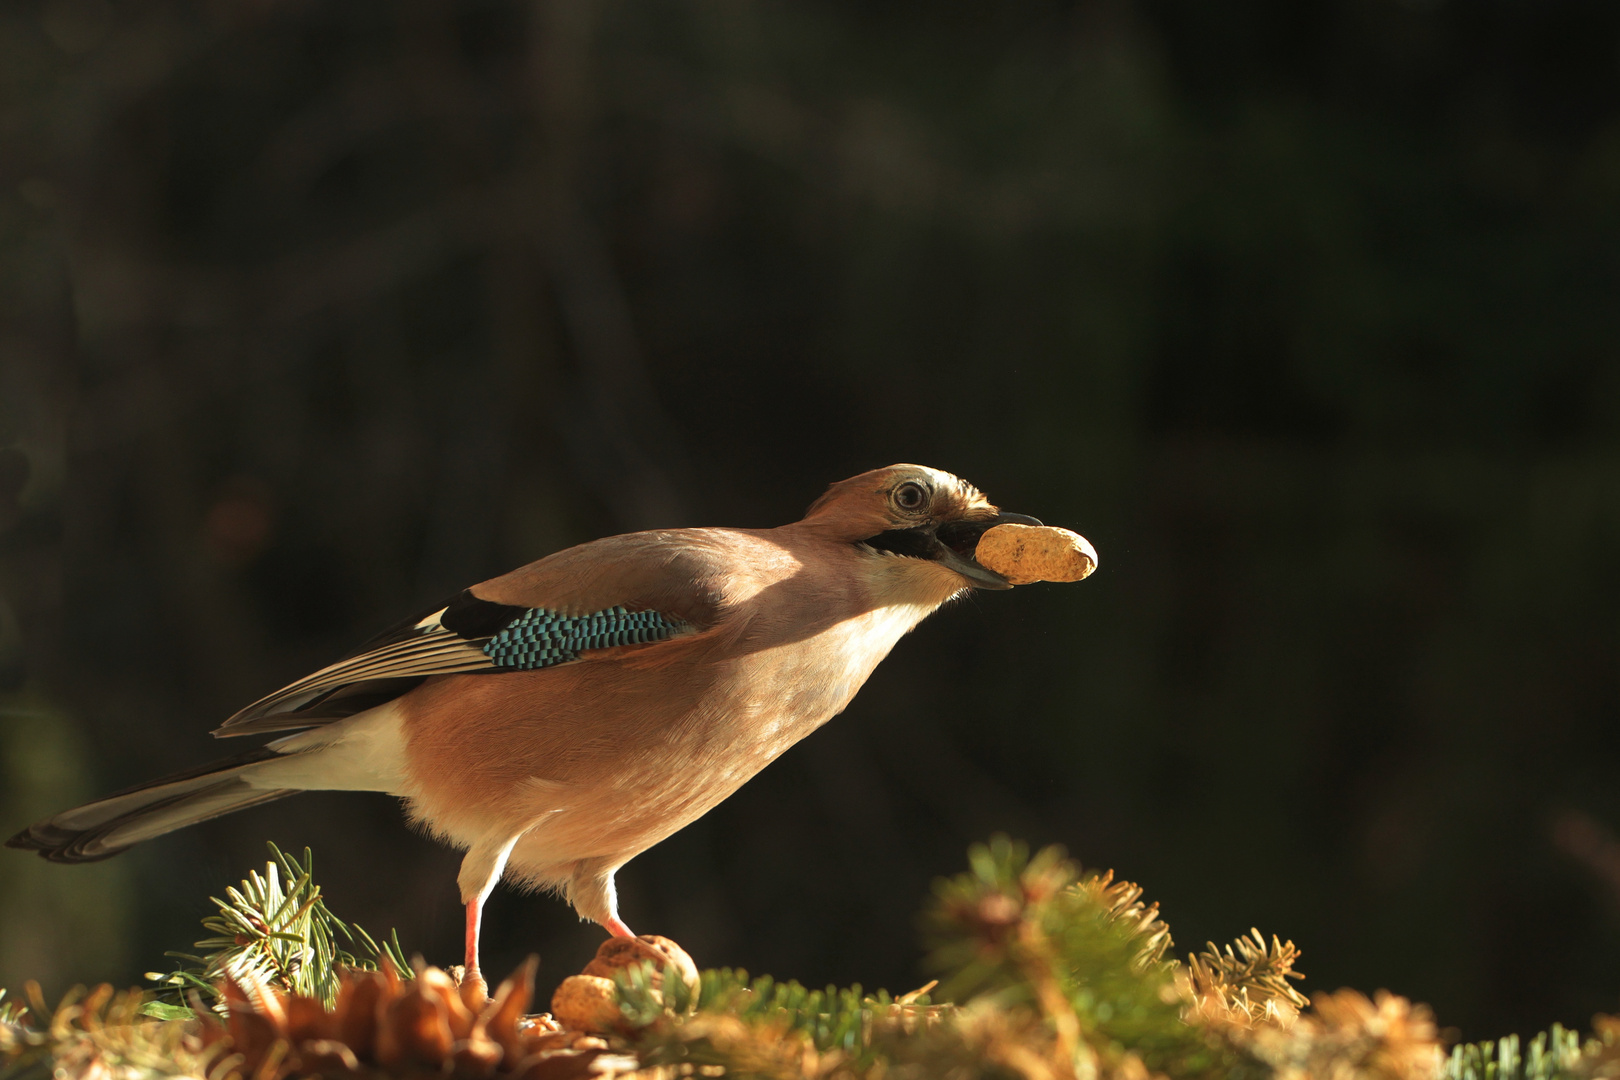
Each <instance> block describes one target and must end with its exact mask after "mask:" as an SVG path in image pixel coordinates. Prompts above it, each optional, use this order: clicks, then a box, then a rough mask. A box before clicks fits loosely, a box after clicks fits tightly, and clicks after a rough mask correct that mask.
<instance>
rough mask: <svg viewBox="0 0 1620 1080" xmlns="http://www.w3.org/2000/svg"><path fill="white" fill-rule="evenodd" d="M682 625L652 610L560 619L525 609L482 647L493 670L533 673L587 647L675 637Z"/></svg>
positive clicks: (613, 610)
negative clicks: (494, 668) (516, 670)
mask: <svg viewBox="0 0 1620 1080" xmlns="http://www.w3.org/2000/svg"><path fill="white" fill-rule="evenodd" d="M684 629H686V624H685V623H682V622H678V621H676V620H673V619H669V618H666V617H665V616H664V615H662V614H660V613H659V612H656V611H626V610H625V609H624V608H622V607H610V608H608V609H606V610H605V611H595V612H592V613H591V614H589V615H578V616H572V615H563V614H561V613H560V612H556V611H548V610H547V609H545V608H530V609H529V610H527V611H525V612H524V613H523V614H522V615H519V616H518V617H517V618H516V619H514V620H512V621H511V622H509V623H507V624H506V626H504V627H502V628H501V629H500V630H498V631H497V632H496V633H495V635H494V636H493V637H491V638H490V639H489V643H488V644H486V645H485V646H484V655H486V656H488V657H489V658H490V660H491V661H492V662H494V664H495V666H496V667H500V668H518V669H519V670H525V671H527V670H532V669H534V668H543V667H550V666H551V665H553V664H562V663H566V662H567V661H569V660H577V659H579V654H580V653H581V652H582V651H584V650H586V649H608V648H612V647H613V646H615V645H639V644H643V643H645V642H649V641H663V640H665V639H667V638H671V637H674V636H675V635H676V634H678V633H680V632H681V631H682V630H684Z"/></svg>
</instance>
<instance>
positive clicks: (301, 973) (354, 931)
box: [144, 844, 411, 1020]
mask: <svg viewBox="0 0 1620 1080" xmlns="http://www.w3.org/2000/svg"><path fill="white" fill-rule="evenodd" d="M267 846H268V847H269V849H270V856H271V858H270V861H269V862H268V863H266V864H265V868H264V873H263V874H259V873H258V872H256V871H250V872H249V874H248V877H247V880H245V881H243V882H242V884H241V887H240V888H227V889H226V890H225V895H226V897H227V899H225V900H221V899H220V898H219V897H217V896H216V897H211V898H210V899H212V900H213V902H214V904H215V906H216V907H217V908H218V909H219V911H218V913H217V914H215V915H212V916H209V917H208V918H206V919H204V920H203V928H204V929H205V930H210V931H212V932H213V935H214V936H212V937H207V938H204V939H203V940H202V941H199V942H197V943H196V946H195V947H196V948H197V949H199V950H201V954H200V955H196V954H192V953H181V952H170V953H167V954H165V955H167V956H171V957H174V958H175V959H178V960H182V961H184V962H185V963H184V964H182V965H181V966H179V967H177V968H176V969H175V970H174V971H172V972H170V973H169V974H167V975H164V974H159V973H155V972H154V973H149V974H148V975H147V978H149V979H151V980H153V981H154V982H156V983H158V984H159V991H158V993H159V999H158V1000H156V1001H152V1002H149V1003H148V1004H147V1005H146V1007H145V1009H144V1012H145V1014H146V1015H148V1016H152V1017H156V1018H158V1019H164V1020H167V1019H176V1018H184V1017H188V1016H191V1015H193V1014H192V1011H191V1009H190V1008H189V1007H188V1006H187V1005H186V999H187V997H188V996H189V995H191V994H197V995H200V997H201V998H202V1000H203V1001H205V1002H208V1003H209V1004H210V1005H211V1006H212V1007H213V1008H214V1009H215V1010H216V1011H218V1010H220V1009H221V1008H222V1005H223V1001H224V996H223V992H222V991H221V989H220V981H221V980H222V979H223V978H224V977H225V976H226V975H227V974H230V975H233V976H235V977H236V978H237V979H247V980H253V981H257V982H262V983H265V984H268V985H271V986H275V987H278V988H280V989H282V990H285V991H287V992H288V993H296V994H302V995H304V996H306V997H313V998H319V999H320V1000H321V1002H322V1003H324V1004H325V1005H326V1007H327V1008H331V1007H332V1004H333V1003H334V1002H335V1001H336V1000H337V991H338V970H339V969H340V968H345V967H347V968H357V969H360V970H364V971H375V970H377V965H378V963H379V962H381V961H382V960H383V959H384V958H386V959H387V961H388V962H389V963H391V964H393V965H394V968H395V970H397V971H399V972H401V973H402V974H405V975H407V976H408V975H409V974H410V972H411V966H410V964H409V963H408V962H407V961H406V959H405V955H404V951H403V950H402V949H401V948H400V944H399V935H398V933H397V931H396V932H393V933H390V935H389V937H388V939H387V940H386V941H385V942H384V943H383V944H382V945H380V946H379V945H378V944H377V942H376V941H375V940H374V939H373V938H372V936H371V935H370V934H368V933H366V932H365V930H363V929H361V928H360V927H359V926H350V925H349V924H348V923H345V922H344V921H343V920H342V919H339V918H338V917H337V916H335V915H333V914H332V912H331V911H330V910H329V909H328V908H327V906H326V903H325V901H323V900H322V899H321V890H320V886H318V885H316V884H315V882H314V865H315V858H314V854H313V853H312V852H311V851H310V849H309V848H307V847H306V848H305V849H304V858H303V861H302V862H301V863H300V862H299V861H298V860H297V859H295V858H293V857H292V856H291V855H288V854H286V853H284V852H283V851H282V850H281V849H280V848H278V847H276V845H275V844H268V845H267Z"/></svg>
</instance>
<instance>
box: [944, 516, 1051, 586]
mask: <svg viewBox="0 0 1620 1080" xmlns="http://www.w3.org/2000/svg"><path fill="white" fill-rule="evenodd" d="M1039 524H1041V520H1040V518H1032V517H1029V516H1028V515H1026V514H1003V513H999V512H998V513H997V514H996V516H995V517H993V518H981V519H979V520H976V521H953V522H951V523H950V524H948V525H941V526H940V527H939V529H938V530H937V531H936V532H935V534H934V543H935V545H936V552H935V554H934V558H935V559H937V560H938V561H939V562H940V563H942V564H943V565H945V566H948V567H950V568H951V569H952V570H955V571H956V572H957V573H958V574H961V575H962V576H963V577H965V578H967V579H968V581H969V583H971V584H972V586H973V587H974V588H975V589H1010V588H1012V582H1010V581H1008V580H1007V579H1006V578H1004V577H1002V576H1001V575H1000V574H998V573H996V572H995V571H994V570H988V569H986V568H985V567H983V566H980V565H979V561H978V560H977V559H975V558H974V557H973V552H974V550H975V549H977V548H978V546H979V537H981V536H983V535H984V534H985V533H986V532H988V531H989V530H991V529H993V528H995V527H996V526H997V525H1039Z"/></svg>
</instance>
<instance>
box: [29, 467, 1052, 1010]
mask: <svg viewBox="0 0 1620 1080" xmlns="http://www.w3.org/2000/svg"><path fill="white" fill-rule="evenodd" d="M1008 522H1011V523H1021V524H1027V525H1039V524H1040V522H1038V521H1036V520H1035V519H1034V518H1029V517H1023V516H1020V515H1016V514H1003V513H1000V512H999V511H998V510H997V508H996V507H994V506H992V505H991V504H990V503H989V502H988V501H987V500H986V499H985V497H984V496H983V495H982V494H980V493H979V491H978V490H977V489H975V488H974V487H972V486H971V485H969V484H967V483H964V482H963V481H961V480H959V479H957V478H956V477H954V476H951V475H950V474H948V473H944V472H940V471H939V470H937V469H930V468H926V467H924V466H921V465H893V466H890V467H889V468H886V469H876V470H874V471H872V472H867V473H862V474H861V475H859V476H856V477H853V478H851V479H849V480H844V481H842V482H841V483H837V484H834V485H832V487H831V488H829V489H828V491H827V493H826V494H825V495H823V496H822V497H821V498H820V499H818V500H816V502H815V504H814V505H812V506H811V507H810V509H809V512H808V513H806V514H805V517H804V519H803V520H802V521H797V522H794V523H793V524H791V525H784V526H782V527H780V528H776V529H665V530H656V531H652V532H640V533H630V534H628V535H624V536H611V537H608V538H606V539H603V540H595V541H592V542H590V543H586V544H581V545H579V546H578V547H572V548H569V549H567V550H566V551H559V552H557V553H556V554H554V555H550V556H548V557H546V558H544V559H541V560H540V561H539V562H535V563H530V564H529V565H528V566H525V567H522V568H521V569H518V570H514V571H512V572H511V573H509V574H505V575H503V576H501V577H497V578H492V579H491V580H489V581H486V582H484V583H483V584H481V585H474V586H473V587H472V588H470V589H467V590H465V591H464V592H462V593H461V594H460V595H458V596H456V597H454V598H453V599H451V600H449V601H448V602H446V603H441V604H437V605H435V606H434V607H433V608H432V609H431V610H429V611H427V612H424V613H422V614H421V615H419V616H417V617H415V618H412V619H409V620H407V621H405V622H404V623H401V624H400V625H398V626H396V627H395V628H393V629H392V630H389V631H387V632H385V633H383V634H381V635H379V636H377V637H375V638H373V639H371V640H370V641H368V642H367V643H365V644H364V645H362V646H361V647H360V648H359V649H357V650H356V651H355V652H353V653H350V654H349V655H348V656H346V657H344V658H343V659H341V660H339V661H337V662H336V663H334V664H331V665H329V666H327V667H324V668H322V669H320V670H319V671H317V672H315V673H313V674H311V675H308V676H306V677H304V678H302V679H299V680H298V681H297V682H294V683H292V684H290V685H288V686H285V687H283V688H282V689H280V690H277V691H276V692H275V693H273V694H270V695H269V696H267V697H264V698H261V699H259V700H258V701H256V702H254V703H253V704H251V705H249V706H248V707H247V708H245V709H243V710H242V711H241V712H238V713H237V714H236V715H235V716H232V717H231V718H230V719H228V720H226V721H225V723H224V724H223V725H222V726H221V727H220V728H219V729H218V730H216V731H215V732H214V734H215V735H217V736H221V737H224V736H234V735H258V734H261V733H265V732H292V734H286V735H282V736H280V737H278V738H276V739H273V740H271V741H270V742H269V743H267V744H265V745H264V746H261V747H259V748H258V749H255V750H251V751H248V752H247V753H245V754H242V755H240V756H238V757H235V758H230V759H227V760H224V761H220V762H216V763H214V764H212V765H208V766H205V767H203V768H199V769H193V770H191V771H189V772H184V773H180V774H177V775H174V776H170V777H166V778H165V779H162V780H158V781H155V782H153V783H149V784H144V785H142V786H140V787H137V788H132V789H130V790H127V791H123V792H119V793H117V794H114V795H109V796H107V797H106V798H103V799H98V800H97V801H95V802H92V803H89V804H87V805H85V806H81V807H78V808H76V809H73V810H67V811H64V812H62V813H60V814H57V815H56V816H55V817H52V818H50V819H48V820H46V821H43V822H40V823H39V824H37V825H34V826H32V827H30V828H28V829H25V830H24V831H23V832H21V833H19V834H17V835H16V836H14V837H12V838H11V840H9V841H8V845H9V846H11V847H18V848H28V849H31V850H34V851H38V852H39V853H40V854H41V855H43V856H44V857H45V858H47V859H51V860H54V861H57V862H89V861H91V860H95V859H104V858H107V857H108V856H110V855H114V854H117V853H118V852H120V851H122V850H124V849H125V848H127V847H130V846H131V845H133V844H137V843H140V842H141V841H143V840H150V839H152V838H153V837H156V836H161V835H163V834H165V833H168V832H171V831H172V830H175V829H178V828H181V827H183V826H186V825H192V824H195V823H197V822H200V821H207V820H209V819H210V818H215V817H218V816H220V815H221V814H227V813H230V812H232V811H234V810H240V809H243V808H245V807H249V806H255V805H258V804H259V803H265V802H270V801H271V800H274V799H280V798H283V797H285V796H287V795H292V794H295V793H297V792H300V791H321V790H351V791H385V792H389V793H390V794H393V795H397V796H400V797H401V798H403V799H404V800H405V802H406V805H407V807H408V812H409V814H410V817H411V819H412V820H413V821H414V822H416V823H417V824H420V825H421V826H422V827H424V828H425V829H427V830H428V831H429V832H431V833H432V834H433V835H435V836H437V837H439V838H440V839H443V840H445V841H447V842H449V843H451V844H453V845H455V846H456V847H457V848H461V849H465V850H466V852H467V855H466V858H465V860H464V861H463V862H462V864H461V873H460V875H459V877H458V878H457V881H458V884H459V885H460V888H461V899H462V902H463V903H464V904H465V905H466V914H467V924H466V935H467V936H466V966H467V975H468V977H470V978H471V979H473V980H475V981H478V980H479V975H478V931H479V920H480V916H481V912H482V909H483V904H484V900H485V899H486V898H487V897H488V896H489V894H490V892H491V890H492V889H493V888H494V887H495V883H496V882H497V881H498V880H500V879H501V877H502V876H503V875H505V876H506V877H508V878H510V879H514V880H516V881H517V882H519V883H522V884H524V885H529V886H533V887H537V888H542V889H551V890H555V891H557V892H559V893H561V894H563V895H564V896H566V897H567V899H568V900H569V901H570V902H571V903H572V904H573V906H574V908H575V909H576V910H577V911H578V912H579V914H580V915H581V916H583V917H584V918H586V919H590V920H593V921H595V922H597V923H600V924H601V925H602V926H603V927H604V928H606V929H607V931H608V932H609V933H610V934H615V935H621V936H630V934H631V931H630V929H629V928H628V927H626V926H625V925H624V923H623V922H622V921H621V920H620V919H619V914H618V904H617V898H616V895H615V891H614V884H613V875H614V873H615V872H616V871H617V870H618V869H619V867H621V866H623V865H624V864H625V863H626V862H628V861H629V860H630V859H632V858H634V857H635V856H636V855H638V854H639V853H641V852H643V851H645V850H647V848H649V847H651V846H652V845H654V844H656V843H658V841H660V840H662V839H664V838H665V837H667V836H669V835H670V834H671V833H673V832H675V831H676V830H677V829H680V828H681V827H682V826H684V825H686V824H688V823H690V822H692V821H695V820H696V819H697V818H699V817H701V816H702V815H703V814H705V813H707V812H708V811H709V810H710V809H711V808H712V807H714V806H715V805H716V804H718V803H719V802H720V801H721V800H722V799H724V798H725V797H726V796H728V795H730V794H731V793H732V792H733V791H736V790H737V788H738V787H740V786H741V785H742V784H743V783H744V782H745V781H747V780H748V779H749V778H750V777H752V776H753V775H754V774H755V773H757V772H759V771H760V769H762V768H764V767H765V766H766V765H767V764H769V763H770V762H771V761H772V760H773V759H775V758H776V757H777V755H779V754H781V753H782V752H783V751H784V750H786V749H787V748H788V747H790V746H792V745H793V744H794V743H796V742H798V741H799V740H800V739H802V738H804V737H805V736H806V735H808V734H810V732H812V731H814V730H815V729H816V728H818V727H820V726H821V725H822V724H824V723H826V721H827V720H829V719H831V718H832V717H833V716H835V715H837V714H838V713H839V712H841V711H843V709H844V707H845V706H847V705H848V704H849V702H850V699H851V698H853V697H854V696H855V692H856V691H857V690H859V689H860V688H861V685H862V684H863V683H865V682H866V679H867V677H868V676H869V675H871V674H872V670H873V669H874V668H875V667H877V665H878V662H879V661H881V660H882V659H883V658H884V657H885V656H886V655H888V653H889V650H890V649H891V648H893V646H894V644H895V642H896V641H898V640H899V639H900V637H901V636H902V635H903V634H905V633H907V632H908V631H909V630H911V628H912V627H914V626H916V625H917V624H918V623H919V622H920V621H922V619H924V618H925V617H926V616H928V615H929V614H930V613H931V612H933V611H934V609H936V608H938V607H939V606H940V605H941V604H943V603H945V602H946V601H947V600H950V599H951V598H952V597H954V596H957V595H959V594H961V593H963V592H965V591H967V590H969V589H1006V588H1010V587H1011V586H1010V585H1009V584H1008V582H1007V580H1006V579H1005V578H1003V577H1002V576H1000V575H999V574H996V573H994V572H992V571H990V570H987V569H986V568H985V567H983V566H981V565H979V563H978V562H976V561H975V559H974V558H973V552H974V548H975V545H976V544H977V542H978V538H979V537H980V535H981V534H983V533H984V532H985V530H987V529H989V528H990V527H991V526H993V525H998V524H1002V523H1008Z"/></svg>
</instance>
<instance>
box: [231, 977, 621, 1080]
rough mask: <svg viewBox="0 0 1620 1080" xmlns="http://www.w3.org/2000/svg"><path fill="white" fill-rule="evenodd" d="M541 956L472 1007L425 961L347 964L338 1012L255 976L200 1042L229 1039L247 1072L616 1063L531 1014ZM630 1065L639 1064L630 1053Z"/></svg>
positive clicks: (494, 1069) (576, 1067)
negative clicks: (380, 966) (404, 966)
mask: <svg viewBox="0 0 1620 1080" xmlns="http://www.w3.org/2000/svg"><path fill="white" fill-rule="evenodd" d="M537 966H538V961H537V960H536V959H535V958H533V957H531V958H530V959H529V961H528V962H527V963H525V964H524V965H523V966H522V967H521V968H519V969H518V970H517V971H516V972H515V973H513V975H512V976H511V977H510V978H508V979H507V980H506V981H505V982H503V983H502V984H501V985H500V986H499V987H498V988H497V989H496V991H495V994H494V996H492V997H491V998H490V999H489V1003H488V1004H487V1005H485V1006H484V1007H483V1008H482V1009H481V1010H479V1011H478V1012H474V1011H473V1010H472V1009H470V1008H469V1007H468V1006H467V1003H466V1002H465V1001H464V1000H463V999H462V995H461V992H460V990H459V988H458V987H457V986H456V984H455V981H454V980H452V979H451V978H450V976H449V975H448V974H446V973H445V972H444V971H441V970H439V969H438V968H432V967H426V966H421V965H419V966H418V968H417V971H416V978H414V979H402V978H400V976H399V974H398V973H397V972H395V971H394V970H392V969H391V968H389V969H388V970H385V971H345V972H343V973H342V976H341V980H342V982H341V986H340V988H339V990H338V998H337V1003H336V1005H335V1006H334V1007H333V1009H332V1011H331V1012H327V1011H326V1010H325V1009H324V1008H322V1007H321V1003H320V1002H319V1001H318V1000H317V999H314V998H306V997H300V996H297V995H283V994H280V993H278V992H277V991H275V990H273V989H271V988H270V987H269V986H268V985H267V984H262V983H257V982H255V981H254V980H252V979H251V978H248V977H244V978H241V979H238V978H234V977H233V978H230V979H228V980H227V982H226V985H225V1001H226V1008H227V1015H226V1021H225V1023H224V1024H223V1025H222V1024H219V1023H218V1022H216V1021H213V1020H212V1019H211V1018H208V1019H205V1020H204V1021H203V1026H204V1031H203V1040H204V1042H205V1043H206V1044H210V1045H211V1044H213V1043H216V1042H219V1041H221V1040H224V1039H229V1040H230V1050H231V1051H232V1052H234V1053H238V1054H241V1055H242V1057H243V1059H244V1060H243V1062H242V1064H241V1066H240V1068H239V1071H240V1072H241V1073H242V1074H243V1075H247V1076H254V1077H260V1078H263V1080H279V1078H281V1077H289V1076H297V1077H331V1078H337V1077H345V1078H352V1077H356V1076H360V1075H367V1074H373V1075H374V1074H375V1072H376V1071H377V1070H379V1069H380V1070H381V1071H382V1072H383V1073H384V1074H385V1075H390V1076H401V1077H404V1076H424V1075H429V1074H433V1075H444V1074H449V1073H454V1074H455V1075H456V1076H458V1077H513V1078H518V1077H521V1078H523V1080H541V1078H544V1080H573V1078H575V1077H586V1076H592V1075H599V1074H600V1073H602V1072H603V1071H604V1070H603V1068H602V1067H601V1066H607V1071H616V1068H615V1067H617V1066H620V1065H621V1062H619V1061H612V1062H611V1063H610V1062H602V1063H601V1065H598V1064H597V1060H596V1059H597V1058H599V1057H601V1056H603V1055H604V1054H605V1052H606V1050H607V1044H606V1043H604V1042H603V1041H602V1040H600V1039H592V1038H588V1037H585V1036H582V1035H581V1034H579V1033H577V1032H568V1031H562V1030H560V1029H559V1028H558V1026H557V1025H556V1024H555V1023H554V1022H553V1021H552V1020H551V1019H550V1018H549V1017H526V1016H525V1013H526V1012H527V1011H528V1008H529V1005H530V1003H531V1002H532V1001H533V998H534V974H535V969H536V967H537ZM622 1066H623V1067H633V1062H632V1061H630V1060H629V1059H625V1060H624V1061H623V1062H622Z"/></svg>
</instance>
